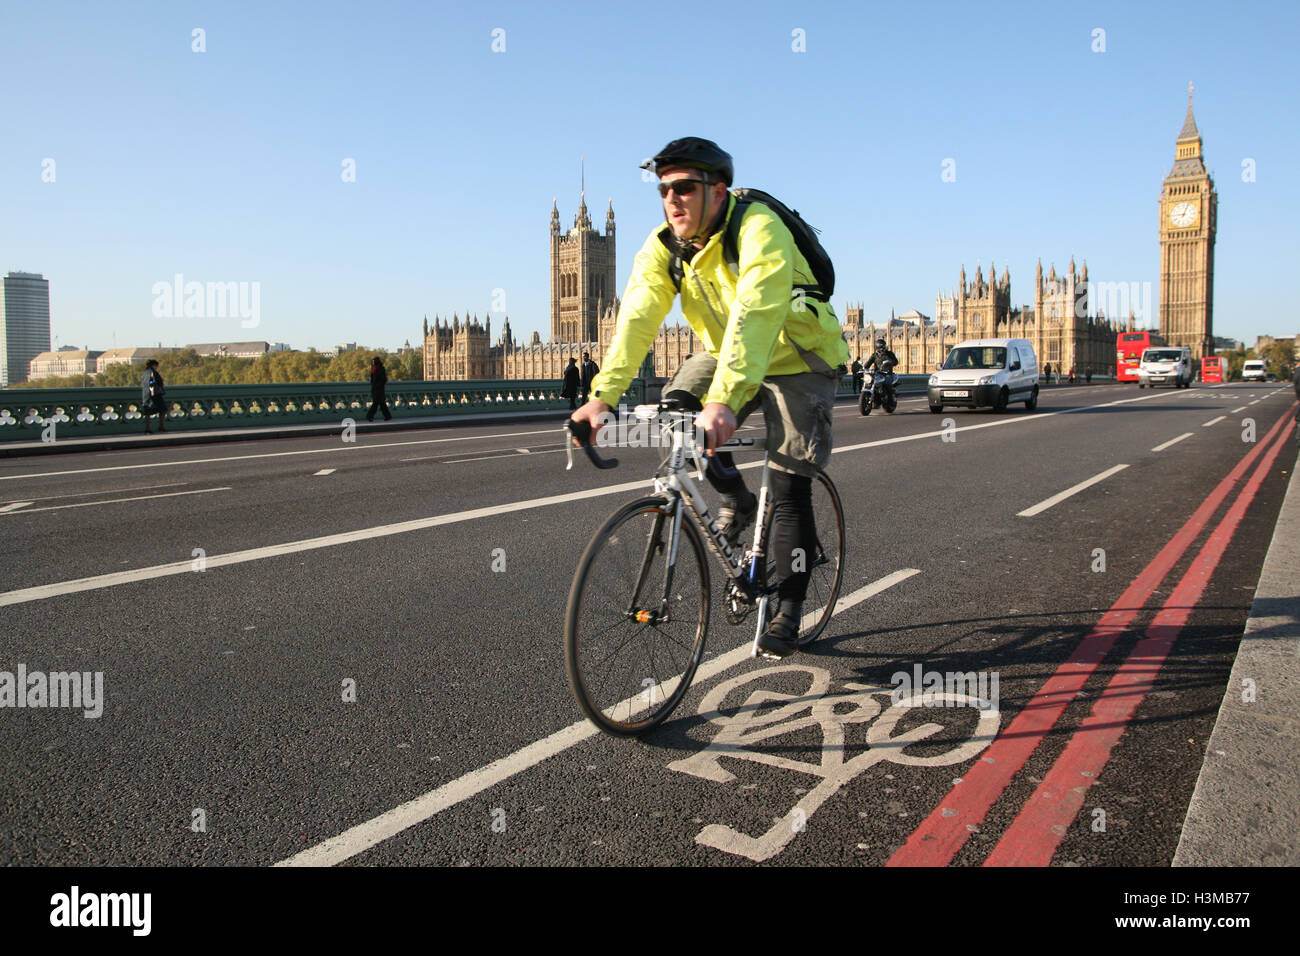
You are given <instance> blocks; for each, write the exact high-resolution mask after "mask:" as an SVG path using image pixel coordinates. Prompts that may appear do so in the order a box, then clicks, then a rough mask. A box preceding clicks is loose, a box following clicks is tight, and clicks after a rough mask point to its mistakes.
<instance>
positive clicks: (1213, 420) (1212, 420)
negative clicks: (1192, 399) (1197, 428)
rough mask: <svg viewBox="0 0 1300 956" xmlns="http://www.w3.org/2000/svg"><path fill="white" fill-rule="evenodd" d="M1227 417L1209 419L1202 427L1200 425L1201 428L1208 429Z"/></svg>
mask: <svg viewBox="0 0 1300 956" xmlns="http://www.w3.org/2000/svg"><path fill="white" fill-rule="evenodd" d="M1227 417H1228V416H1227V415H1220V416H1219V417H1218V418H1211V419H1210V420H1209V421H1208V422H1206V423H1205V424H1204V425H1202V426H1201V427H1202V428H1209V427H1210V426H1211V425H1217V424H1219V422H1221V421H1223V420H1224V419H1225V418H1227Z"/></svg>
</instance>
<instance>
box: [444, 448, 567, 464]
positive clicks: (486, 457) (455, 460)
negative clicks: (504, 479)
mask: <svg viewBox="0 0 1300 956" xmlns="http://www.w3.org/2000/svg"><path fill="white" fill-rule="evenodd" d="M562 451H564V449H563V448H549V449H547V450H546V451H521V452H519V454H515V453H514V452H508V453H507V454H504V455H482V456H480V457H478V458H451V459H448V460H447V461H444V462H443V464H444V465H459V464H461V463H463V462H467V461H491V460H492V459H494V458H518V457H519V455H558V454H559V453H560V452H562Z"/></svg>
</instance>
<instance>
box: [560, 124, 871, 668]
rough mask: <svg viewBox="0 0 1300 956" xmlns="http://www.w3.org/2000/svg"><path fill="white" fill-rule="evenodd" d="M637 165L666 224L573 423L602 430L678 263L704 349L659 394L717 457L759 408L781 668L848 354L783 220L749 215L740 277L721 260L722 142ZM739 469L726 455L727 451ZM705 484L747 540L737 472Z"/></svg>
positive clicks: (774, 653) (725, 169)
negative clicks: (683, 410)
mask: <svg viewBox="0 0 1300 956" xmlns="http://www.w3.org/2000/svg"><path fill="white" fill-rule="evenodd" d="M643 168H645V169H648V170H650V171H651V172H652V173H653V174H654V175H655V176H657V177H658V178H659V194H660V196H662V197H663V211H664V219H665V220H666V222H667V225H666V226H660V227H657V228H656V229H655V230H654V231H653V232H651V233H650V235H649V237H647V239H646V241H645V242H644V243H643V244H642V246H641V249H640V251H639V252H638V253H637V255H636V260H635V262H634V264H633V268H632V277H631V279H630V280H629V281H628V285H627V290H626V292H625V293H624V296H623V299H622V302H621V305H620V308H619V313H618V323H617V326H616V328H615V332H614V338H613V340H612V341H611V342H610V346H609V352H608V354H607V355H606V356H605V361H604V363H603V364H602V369H601V371H600V373H599V374H598V375H597V376H596V378H595V380H594V381H593V382H592V397H591V400H590V401H589V402H587V403H586V404H585V405H583V406H582V408H580V409H579V410H578V411H577V412H575V413H574V415H573V416H572V417H573V419H574V420H576V421H579V422H586V423H588V424H589V425H591V426H592V427H597V426H599V425H600V424H602V422H601V415H602V414H606V413H608V412H610V411H611V407H610V403H611V402H616V401H618V399H619V397H620V396H621V395H622V394H623V391H624V390H625V389H626V388H627V386H628V384H629V383H630V382H631V380H632V379H633V378H634V377H635V375H636V372H637V369H638V367H639V366H640V364H641V362H642V360H643V359H644V358H645V356H646V353H647V352H648V351H649V350H650V347H651V345H652V344H653V342H654V338H655V334H656V333H657V331H658V329H659V326H660V325H661V324H662V323H663V320H664V318H665V317H666V316H667V314H668V310H669V309H670V308H671V307H672V304H673V299H674V297H675V296H676V295H677V294H678V290H677V289H676V288H675V287H674V284H673V280H672V277H671V274H670V271H669V265H670V262H671V259H672V257H673V253H674V252H676V253H677V254H679V255H680V257H681V259H682V261H683V266H682V269H683V273H684V274H683V276H682V280H681V289H680V295H681V298H682V301H681V308H682V314H683V315H684V316H685V317H686V321H687V322H688V323H689V324H690V326H691V328H692V329H693V330H694V332H695V334H696V335H697V336H698V337H699V338H700V340H701V341H702V342H703V343H704V346H705V350H706V351H704V352H701V353H697V354H695V355H692V356H690V357H689V358H688V359H687V360H686V361H684V362H683V363H682V365H681V367H680V368H679V369H678V370H677V373H676V374H675V375H674V376H673V378H672V381H670V382H669V383H668V385H667V386H666V387H665V389H664V397H665V398H677V399H678V400H680V401H682V402H683V403H684V404H685V405H686V407H690V408H693V409H695V410H697V411H699V415H698V416H697V417H696V419H695V424H696V427H697V428H699V429H701V430H702V431H703V432H704V434H705V441H706V446H707V448H708V449H709V452H708V453H709V454H710V455H712V454H713V449H715V448H716V447H717V446H719V445H721V444H723V443H724V442H726V441H727V440H729V439H730V438H731V436H732V434H733V433H734V432H735V430H736V429H737V428H738V427H739V426H740V424H741V423H743V422H744V420H745V419H746V418H747V417H748V416H749V414H750V413H751V412H753V411H754V410H755V409H758V408H762V410H763V419H764V421H765V423H766V426H767V434H768V449H769V457H770V468H771V475H770V486H771V492H772V502H773V504H772V508H773V514H772V534H771V541H770V542H769V547H770V549H771V553H772V554H773V555H775V556H776V557H777V574H778V580H779V582H780V584H779V589H778V597H779V602H778V605H777V608H776V611H775V614H774V615H773V617H772V619H771V622H770V624H769V625H768V627H767V629H766V630H765V631H764V633H763V634H762V635H761V636H760V638H759V650H760V651H762V652H763V653H764V654H765V655H766V656H769V657H785V656H786V655H788V654H790V653H791V652H792V651H794V650H795V640H796V638H797V637H798V634H799V622H800V619H801V618H802V615H803V600H804V597H805V595H806V592H807V588H808V577H809V575H808V571H807V564H808V562H809V561H811V560H812V557H813V554H814V551H815V548H816V533H817V532H816V526H815V524H814V519H813V510H812V479H813V477H814V476H815V475H816V473H817V470H818V469H819V468H821V467H824V466H825V465H826V463H827V462H828V461H829V460H830V453H831V412H832V409H833V408H834V405H835V385H836V382H837V381H838V379H839V377H840V376H841V375H843V374H845V372H846V371H847V362H848V359H849V352H848V346H847V345H846V344H845V342H844V338H843V336H842V334H841V331H840V326H839V320H838V319H837V318H836V317H835V313H834V311H833V310H832V308H831V306H830V304H829V303H826V302H821V301H818V300H815V299H813V298H811V297H805V296H803V295H799V296H795V295H794V286H795V284H796V283H800V284H806V285H812V284H813V283H814V282H815V279H814V277H813V273H812V270H811V269H810V267H809V265H808V262H807V261H806V260H805V258H804V257H803V255H802V254H801V253H800V252H799V250H798V248H797V247H796V245H795V241H794V237H793V235H791V233H790V230H789V229H788V228H786V226H785V224H784V223H783V222H782V221H781V219H780V217H779V216H777V214H776V213H775V212H773V211H771V210H770V209H768V208H767V207H766V206H764V205H762V204H761V203H757V202H753V203H750V204H749V205H748V207H746V208H745V209H744V211H743V212H744V219H743V222H742V224H741V227H740V234H739V238H738V248H737V252H738V259H739V261H738V262H737V263H736V266H737V268H738V274H737V272H733V271H732V268H731V267H730V266H728V264H727V263H726V262H724V261H723V260H724V256H723V249H722V245H723V243H722V240H723V234H724V232H725V230H726V228H727V223H728V222H729V221H730V218H731V215H732V212H733V210H734V208H735V205H736V198H735V197H734V196H733V195H731V193H730V192H729V187H730V186H731V182H732V178H733V174H734V168H733V164H732V159H731V156H730V155H729V154H727V153H726V152H725V151H723V150H722V149H721V148H719V147H718V145H717V144H716V143H713V142H711V141H710V140H707V139H701V138H699V137H695V136H688V137H686V138H684V139H677V140H673V141H672V142H671V143H669V144H668V145H667V146H665V147H664V148H663V149H662V150H660V152H659V153H658V155H656V156H655V157H654V158H653V159H650V160H647V161H646V162H645V163H644V164H643ZM718 457H719V460H720V461H721V462H722V463H723V464H724V465H727V466H730V465H731V461H730V458H731V456H730V455H729V454H727V453H725V452H722V453H719V455H718ZM709 481H710V483H711V484H712V485H713V486H714V488H716V489H717V491H718V492H719V493H720V494H721V495H722V497H723V503H722V505H721V507H720V508H719V511H718V526H719V529H720V530H722V531H723V532H724V533H725V534H726V536H727V539H728V540H729V541H731V542H736V541H739V539H740V535H741V533H742V532H743V531H744V530H745V527H746V526H747V525H748V524H750V523H751V522H752V521H753V518H754V513H755V510H756V509H757V499H756V498H755V497H754V495H753V493H752V492H750V491H749V489H748V488H746V487H745V483H744V480H743V479H742V478H741V477H740V476H739V475H734V476H732V477H730V478H721V477H718V476H714V475H713V474H712V473H711V471H710V473H709Z"/></svg>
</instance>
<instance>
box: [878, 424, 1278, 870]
mask: <svg viewBox="0 0 1300 956" xmlns="http://www.w3.org/2000/svg"><path fill="white" fill-rule="evenodd" d="M1295 408H1296V405H1295V404H1294V403H1293V404H1292V405H1291V406H1290V408H1289V409H1288V410H1287V412H1286V413H1285V414H1284V415H1283V416H1282V417H1281V418H1280V419H1279V420H1278V421H1277V422H1276V423H1275V424H1274V425H1273V427H1272V428H1271V429H1269V431H1268V434H1267V435H1265V436H1264V439H1263V441H1261V442H1259V443H1258V444H1256V445H1255V446H1254V447H1253V448H1252V449H1251V450H1250V451H1249V452H1247V453H1246V454H1245V455H1244V456H1243V457H1242V459H1241V460H1240V461H1239V462H1237V464H1236V466H1235V467H1233V469H1232V471H1230V472H1228V474H1227V476H1226V477H1225V478H1224V479H1223V480H1222V481H1220V482H1219V484H1218V485H1217V486H1215V488H1214V490H1213V491H1212V492H1211V493H1210V495H1209V497H1207V498H1206V499H1205V501H1203V502H1202V503H1201V505H1200V507H1199V508H1197V509H1196V511H1195V512H1194V513H1193V514H1192V516H1191V517H1190V518H1189V519H1188V520H1187V523H1186V524H1184V525H1183V526H1182V528H1180V529H1179V530H1178V533H1177V534H1175V535H1174V536H1173V538H1171V539H1170V540H1169V542H1168V543H1167V544H1166V545H1165V546H1164V547H1163V548H1161V549H1160V553H1159V554H1157V555H1156V556H1155V558H1154V559H1152V561H1151V563H1150V564H1148V565H1147V566H1146V567H1145V568H1144V569H1143V570H1142V572H1141V573H1140V574H1139V575H1138V576H1137V578H1136V579H1135V580H1134V581H1133V583H1132V584H1130V585H1129V586H1128V587H1127V588H1126V589H1125V590H1124V593H1123V594H1121V595H1120V597H1119V600H1117V601H1116V602H1115V603H1114V604H1113V605H1112V606H1111V608H1110V610H1109V611H1107V612H1106V613H1105V614H1104V615H1102V617H1101V620H1099V621H1098V622H1097V624H1096V626H1095V627H1093V629H1092V630H1091V631H1090V632H1089V633H1088V635H1087V636H1086V637H1085V638H1084V639H1083V641H1082V642H1080V644H1079V647H1078V649H1077V650H1076V651H1075V653H1073V654H1072V655H1070V659H1069V660H1068V661H1067V662H1065V663H1064V664H1061V665H1060V666H1059V667H1058V668H1057V669H1056V672H1055V673H1054V674H1053V675H1052V676H1051V677H1050V678H1048V680H1047V682H1046V683H1045V684H1044V685H1043V686H1042V687H1041V688H1040V689H1039V691H1038V693H1037V694H1035V695H1034V697H1033V698H1032V699H1031V700H1030V701H1029V702H1028V703H1027V704H1026V705H1025V707H1024V709H1023V710H1021V711H1020V713H1018V714H1017V715H1016V717H1015V719H1014V720H1012V721H1011V723H1010V724H1009V725H1008V726H1007V728H1006V730H1004V731H1003V732H1002V733H1001V734H999V735H998V738H997V739H996V740H995V741H994V742H993V743H992V744H991V745H990V746H989V748H988V749H987V750H986V751H985V752H984V753H983V754H982V755H981V756H980V759H979V760H978V761H977V762H976V763H975V766H974V767H972V768H971V769H970V770H969V771H968V772H967V773H965V774H963V775H962V777H961V780H960V782H959V783H957V784H955V785H954V786H953V788H952V790H950V791H949V793H948V795H947V796H946V797H945V798H944V799H943V800H942V801H941V802H940V804H939V806H937V807H935V809H934V811H933V812H932V813H931V814H930V815H929V816H928V817H927V818H926V819H925V820H924V821H923V822H922V823H921V825H920V826H919V827H917V828H916V830H914V831H913V832H912V835H911V836H910V837H909V838H908V840H907V842H906V843H905V844H904V845H903V846H902V847H900V848H899V849H898V850H897V851H896V852H895V853H894V855H893V856H892V857H890V859H889V861H888V863H887V864H886V865H887V866H944V865H947V864H948V863H950V862H951V861H952V858H953V857H954V856H956V855H957V853H958V851H959V850H961V848H962V847H963V846H964V845H965V843H966V840H967V839H968V838H969V837H970V834H971V832H972V831H973V830H974V829H975V828H976V827H977V826H978V825H979V824H980V823H982V822H983V821H984V818H985V816H986V815H987V814H988V812H989V810H990V809H991V808H992V806H993V804H994V803H996V802H997V800H998V798H999V797H1001V795H1002V793H1003V791H1004V790H1006V788H1007V786H1008V785H1009V784H1010V783H1011V780H1012V778H1013V777H1014V776H1015V775H1016V774H1017V773H1018V772H1019V771H1020V770H1021V768H1023V767H1024V765H1025V763H1026V761H1028V759H1029V757H1030V755H1031V754H1032V753H1033V752H1034V750H1035V749H1036V748H1037V747H1038V745H1039V744H1040V743H1041V742H1042V741H1043V739H1044V738H1045V737H1046V736H1047V734H1048V733H1049V732H1050V731H1051V730H1052V728H1053V727H1054V726H1055V725H1056V723H1057V721H1058V720H1059V719H1060V717H1061V714H1062V713H1064V711H1065V708H1066V707H1067V706H1068V705H1069V703H1070V702H1071V701H1072V700H1073V699H1074V698H1075V696H1076V695H1077V694H1078V692H1079V691H1080V690H1082V689H1083V686H1084V684H1085V683H1086V682H1087V680H1088V678H1089V677H1090V676H1091V675H1092V673H1093V672H1094V671H1095V670H1096V669H1097V666H1098V665H1099V664H1100V663H1101V662H1102V660H1103V659H1104V658H1105V657H1106V655H1107V653H1109V651H1110V650H1111V648H1112V647H1113V646H1114V643H1115V640H1116V639H1117V638H1118V637H1119V636H1120V635H1121V634H1123V633H1124V632H1125V630H1127V629H1128V628H1129V626H1130V625H1131V624H1132V623H1133V620H1134V619H1135V618H1136V617H1137V615H1138V614H1139V613H1141V611H1142V610H1143V608H1144V607H1145V605H1146V602H1147V600H1148V599H1149V598H1150V597H1151V595H1152V593H1153V592H1154V591H1155V589H1156V588H1157V587H1158V586H1159V584H1160V582H1161V581H1163V580H1164V578H1165V576H1166V575H1167V574H1168V573H1169V572H1170V570H1171V569H1172V568H1173V567H1174V565H1176V564H1177V563H1178V561H1179V560H1180V559H1181V558H1182V557H1183V555H1184V554H1186V553H1187V551H1188V549H1189V548H1190V547H1191V546H1192V544H1193V543H1194V542H1195V540H1196V539H1197V538H1198V537H1199V536H1200V533H1201V531H1202V530H1203V529H1204V528H1205V526H1206V525H1207V524H1208V523H1209V521H1210V519H1211V518H1212V517H1213V516H1214V514H1215V512H1217V511H1218V509H1219V506H1220V505H1221V504H1222V503H1223V501H1224V499H1226V498H1227V497H1228V494H1229V493H1230V492H1231V491H1232V489H1233V487H1234V486H1235V485H1236V484H1237V482H1238V481H1239V480H1240V479H1241V477H1242V475H1244V474H1245V473H1246V471H1247V470H1249V468H1250V466H1251V465H1252V464H1253V463H1254V462H1255V460H1256V459H1259V458H1261V456H1262V460H1260V462H1259V466H1258V467H1257V468H1256V469H1255V471H1254V473H1253V474H1252V475H1251V477H1250V479H1249V481H1247V483H1246V485H1245V486H1244V487H1243V488H1242V490H1241V493H1240V494H1239V495H1238V496H1237V498H1236V500H1235V501H1234V502H1233V504H1232V506H1231V507H1230V508H1229V509H1228V512H1227V514H1226V515H1225V516H1224V517H1223V519H1222V520H1221V521H1220V522H1219V524H1218V526H1217V527H1216V528H1215V529H1214V532H1213V533H1212V534H1211V535H1210V537H1209V539H1208V540H1207V541H1206V543H1205V544H1204V546H1202V548H1201V551H1200V553H1199V554H1198V555H1197V556H1196V559H1195V560H1194V561H1193V562H1192V565H1191V567H1190V568H1188V570H1187V571H1186V573H1184V575H1183V577H1182V579H1181V580H1180V581H1179V582H1178V585H1177V586H1176V587H1175V588H1174V591H1173V593H1172V594H1171V595H1170V596H1169V599H1168V600H1167V601H1165V603H1164V605H1163V607H1162V608H1161V609H1160V611H1159V613H1158V614H1157V615H1156V618H1155V620H1154V622H1153V623H1152V624H1151V626H1150V627H1149V628H1148V629H1147V631H1146V632H1145V634H1144V636H1143V639H1142V640H1140V641H1139V642H1138V643H1137V645H1136V646H1135V647H1134V648H1133V651H1132V652H1131V653H1130V654H1129V656H1128V658H1127V659H1126V660H1125V661H1124V663H1123V664H1122V665H1121V666H1120V668H1119V670H1118V671H1117V672H1116V674H1115V675H1114V676H1113V677H1112V678H1111V680H1110V682H1109V683H1108V684H1107V685H1106V689H1105V691H1104V692H1103V693H1102V695H1101V696H1100V697H1099V698H1098V700H1097V702H1096V704H1095V705H1094V706H1093V709H1092V712H1091V713H1090V714H1089V715H1088V717H1087V718H1086V719H1085V720H1083V721H1082V722H1081V723H1080V725H1079V729H1078V730H1076V731H1075V733H1074V735H1073V736H1072V737H1071V739H1070V742H1069V743H1068V744H1067V745H1066V748H1065V751H1064V752H1063V753H1062V754H1061V756H1060V757H1059V758H1057V760H1056V763H1055V764H1054V765H1053V766H1052V769H1051V770H1050V771H1049V772H1048V774H1047V776H1046V777H1045V778H1044V780H1043V782H1042V784H1040V785H1039V787H1038V789H1037V790H1036V791H1035V792H1034V795H1033V796H1032V797H1030V799H1029V801H1028V802H1027V803H1026V804H1025V806H1024V808H1023V809H1022V810H1021V811H1020V813H1019V815H1017V817H1016V819H1015V820H1014V821H1013V822H1012V824H1011V826H1010V827H1009V828H1008V829H1007V831H1006V833H1004V834H1003V836H1002V839H1001V840H1000V841H999V842H998V844H997V846H996V847H994V849H993V852H992V853H991V854H990V855H989V857H988V859H987V860H986V861H985V864H984V865H985V866H1046V865H1047V864H1048V863H1050V862H1051V859H1052V855H1053V854H1054V853H1055V852H1056V849H1057V847H1058V846H1059V845H1060V843H1061V840H1062V839H1064V837H1065V834H1066V831H1067V830H1068V829H1069V827H1070V824H1071V823H1072V822H1073V821H1074V818H1075V816H1076V815H1077V814H1078V812H1079V809H1080V808H1081V807H1082V806H1083V799H1084V796H1085V794H1086V792H1087V790H1088V788H1089V787H1090V786H1091V785H1092V784H1093V783H1095V782H1096V780H1097V778H1098V776H1100V774H1101V771H1102V768H1103V767H1105V765H1106V762H1107V760H1108V759H1109V758H1110V752H1111V750H1112V748H1113V747H1114V746H1115V743H1116V742H1117V741H1118V740H1119V738H1120V736H1121V735H1122V734H1123V732H1124V729H1125V727H1126V726H1127V724H1128V721H1129V720H1130V719H1131V718H1132V716H1133V714H1134V713H1135V712H1136V710H1137V708H1138V706H1139V705H1140V704H1141V703H1142V701H1143V699H1145V697H1146V694H1147V693H1148V692H1149V691H1150V689H1151V687H1152V685H1153V683H1154V682H1155V678H1156V675H1157V674H1158V673H1159V671H1160V667H1161V665H1162V664H1163V663H1164V660H1165V657H1166V656H1168V653H1169V649H1170V647H1172V646H1173V643H1174V641H1175V640H1176V639H1177V637H1178V635H1179V633H1180V632H1181V631H1182V628H1183V626H1184V625H1185V624H1186V623H1187V620H1188V618H1189V617H1190V615H1191V612H1192V609H1193V608H1194V607H1195V606H1196V602H1197V601H1198V600H1199V599H1200V597H1201V594H1202V593H1203V592H1204V590H1205V587H1206V585H1207V584H1208V583H1209V580H1210V576H1211V575H1212V574H1213V573H1214V570H1215V569H1216V568H1217V567H1218V564H1219V560H1220V559H1221V558H1222V557H1223V553H1224V551H1225V550H1226V549H1227V547H1228V544H1229V542H1230V541H1231V540H1232V536H1233V534H1234V533H1235V532H1236V530H1237V526H1238V525H1239V524H1240V523H1241V518H1242V516H1243V515H1244V514H1245V513H1246V509H1247V508H1249V507H1250V504H1251V502H1252V501H1254V499H1255V495H1256V493H1257V492H1258V490H1259V486H1260V485H1261V484H1262V482H1263V480H1264V476H1265V475H1266V474H1267V472H1268V470H1269V468H1270V467H1271V466H1272V464H1273V462H1274V461H1276V460H1277V456H1278V453H1279V452H1280V451H1281V450H1282V446H1283V444H1284V443H1285V441H1286V439H1287V437H1288V435H1289V434H1290V430H1291V428H1290V426H1291V423H1292V422H1291V414H1292V412H1293V411H1294V410H1295ZM1274 439H1276V441H1275V440H1274ZM1270 442H1272V444H1271V445H1270ZM1265 449H1267V450H1265Z"/></svg>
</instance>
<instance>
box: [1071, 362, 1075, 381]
mask: <svg viewBox="0 0 1300 956" xmlns="http://www.w3.org/2000/svg"><path fill="white" fill-rule="evenodd" d="M1074 382H1075V375H1074V366H1073V365H1071V366H1070V384H1071V385H1073V384H1074Z"/></svg>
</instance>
